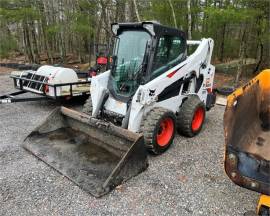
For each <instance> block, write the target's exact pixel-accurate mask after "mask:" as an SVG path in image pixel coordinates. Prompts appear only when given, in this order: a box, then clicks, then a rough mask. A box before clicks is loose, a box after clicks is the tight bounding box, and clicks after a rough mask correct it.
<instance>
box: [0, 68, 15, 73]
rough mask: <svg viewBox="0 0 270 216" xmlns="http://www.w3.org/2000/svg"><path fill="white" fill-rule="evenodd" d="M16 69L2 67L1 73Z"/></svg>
mask: <svg viewBox="0 0 270 216" xmlns="http://www.w3.org/2000/svg"><path fill="white" fill-rule="evenodd" d="M14 70H15V69H13V68H7V67H0V74H8V73H10V72H11V71H14Z"/></svg>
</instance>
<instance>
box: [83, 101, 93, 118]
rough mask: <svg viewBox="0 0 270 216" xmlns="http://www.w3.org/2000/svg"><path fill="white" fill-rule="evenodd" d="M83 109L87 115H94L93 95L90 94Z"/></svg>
mask: <svg viewBox="0 0 270 216" xmlns="http://www.w3.org/2000/svg"><path fill="white" fill-rule="evenodd" d="M82 111H83V113H85V114H87V115H90V116H91V115H92V111H93V105H92V98H91V96H89V98H88V99H87V100H86V101H85V103H84V105H83V110H82Z"/></svg>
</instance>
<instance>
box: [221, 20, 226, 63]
mask: <svg viewBox="0 0 270 216" xmlns="http://www.w3.org/2000/svg"><path fill="white" fill-rule="evenodd" d="M225 34H226V24H225V23H224V24H223V26H222V31H221V44H220V61H221V62H222V61H223V59H224V45H225Z"/></svg>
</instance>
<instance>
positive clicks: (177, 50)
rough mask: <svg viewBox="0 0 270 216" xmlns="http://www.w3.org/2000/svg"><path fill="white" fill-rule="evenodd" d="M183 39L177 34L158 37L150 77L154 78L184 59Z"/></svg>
mask: <svg viewBox="0 0 270 216" xmlns="http://www.w3.org/2000/svg"><path fill="white" fill-rule="evenodd" d="M185 55H186V52H185V43H184V39H182V38H181V37H177V36H169V35H168V36H166V35H165V36H162V37H160V38H159V41H158V45H157V48H156V53H155V57H154V61H153V66H152V74H151V78H152V79H153V78H155V77H157V76H159V75H161V74H162V73H164V72H166V71H167V70H169V69H170V68H172V67H174V66H175V65H177V64H179V63H180V62H181V61H183V60H184V56H185Z"/></svg>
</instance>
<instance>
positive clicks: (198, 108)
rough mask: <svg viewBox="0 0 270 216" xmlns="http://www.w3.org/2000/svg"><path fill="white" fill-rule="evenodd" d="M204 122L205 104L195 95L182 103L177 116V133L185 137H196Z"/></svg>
mask: <svg viewBox="0 0 270 216" xmlns="http://www.w3.org/2000/svg"><path fill="white" fill-rule="evenodd" d="M204 120H205V104H204V103H203V102H202V101H201V100H200V99H199V98H198V97H197V96H195V95H192V96H189V97H188V99H187V100H185V101H184V103H183V104H182V106H181V107H180V110H179V112H178V115H177V121H176V122H177V131H178V132H179V133H180V134H182V135H184V136H187V137H194V136H195V135H197V134H198V133H199V132H200V131H201V129H202V126H203V123H204Z"/></svg>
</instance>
